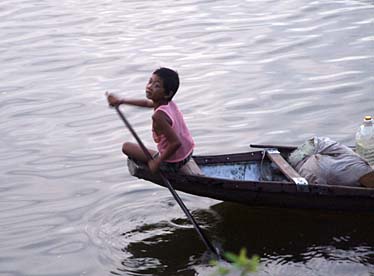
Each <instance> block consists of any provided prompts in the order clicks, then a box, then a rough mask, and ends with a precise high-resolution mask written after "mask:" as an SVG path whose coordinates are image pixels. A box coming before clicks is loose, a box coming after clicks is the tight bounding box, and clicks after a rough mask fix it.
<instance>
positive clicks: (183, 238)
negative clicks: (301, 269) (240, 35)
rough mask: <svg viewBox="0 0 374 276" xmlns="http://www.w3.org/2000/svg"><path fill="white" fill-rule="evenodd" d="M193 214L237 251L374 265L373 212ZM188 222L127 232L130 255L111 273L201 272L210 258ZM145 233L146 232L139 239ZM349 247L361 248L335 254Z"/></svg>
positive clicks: (233, 209)
mask: <svg viewBox="0 0 374 276" xmlns="http://www.w3.org/2000/svg"><path fill="white" fill-rule="evenodd" d="M193 215H194V217H195V218H196V219H197V221H198V223H199V224H200V225H201V226H202V227H203V229H204V231H205V233H206V234H207V235H208V237H209V238H210V239H211V241H213V243H215V244H218V245H219V247H220V248H221V249H222V250H224V251H231V252H236V253H237V252H239V251H240V249H241V248H243V247H245V248H247V252H248V255H252V254H256V255H259V256H260V257H261V261H264V260H265V261H266V260H276V262H278V263H283V262H288V261H292V262H294V263H306V262H308V261H309V260H310V259H312V258H315V257H318V258H323V259H325V260H340V259H341V260H342V261H347V259H344V258H348V259H349V258H351V259H352V260H351V261H353V262H355V263H361V264H364V265H368V266H374V235H372V231H373V229H374V220H373V219H372V216H371V215H370V214H353V213H337V212H323V211H299V210H289V209H270V208H251V207H247V206H243V205H239V204H232V203H219V204H217V205H214V206H212V207H211V208H210V209H209V210H196V211H194V212H193ZM178 225H180V226H178ZM187 225H188V222H187V221H186V220H182V219H179V220H178V221H174V222H165V223H158V224H149V225H143V226H142V227H140V228H138V229H136V230H134V231H132V233H124V237H126V236H127V237H129V236H132V237H131V238H130V239H131V241H130V242H129V243H128V245H127V246H126V248H123V252H125V253H126V255H128V257H127V258H126V259H125V260H123V262H122V263H121V265H120V266H119V267H118V268H117V269H116V270H114V271H113V272H112V274H114V275H162V276H163V275H187V276H188V275H196V271H195V269H194V266H196V265H200V264H203V265H204V264H206V265H208V258H206V249H205V247H204V245H203V244H202V242H201V241H200V240H199V238H198V236H197V234H196V232H195V230H194V229H193V228H192V227H189V226H187ZM146 233H147V235H145V234H146ZM140 234H142V236H146V237H145V238H142V239H136V240H135V238H134V237H135V236H141V235H140ZM348 251H349V252H357V253H353V254H352V253H350V254H342V255H339V254H336V252H348ZM343 259H344V260H343ZM348 261H349V260H348ZM121 273H123V274H121Z"/></svg>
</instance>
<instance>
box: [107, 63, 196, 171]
mask: <svg viewBox="0 0 374 276" xmlns="http://www.w3.org/2000/svg"><path fill="white" fill-rule="evenodd" d="M178 88H179V76H178V73H177V72H175V71H173V70H171V69H169V68H159V69H157V70H156V71H154V72H153V74H152V75H151V77H150V79H149V81H148V83H147V85H146V90H145V94H146V99H127V98H119V97H117V96H115V95H113V94H107V99H108V102H109V105H110V106H119V105H121V104H128V105H135V106H140V107H147V108H153V109H154V113H153V116H152V133H153V139H154V141H155V143H156V144H157V149H158V151H155V150H151V149H148V151H149V153H150V154H151V155H152V156H153V157H154V159H153V160H148V159H147V156H146V155H145V154H144V152H143V151H142V149H141V147H140V146H139V145H138V144H134V143H131V142H126V143H124V144H123V146H122V151H123V153H124V154H126V155H127V156H129V157H131V158H134V159H136V160H139V161H143V162H147V163H148V167H149V169H150V170H151V172H157V171H158V170H159V169H161V170H163V171H168V172H177V171H178V170H179V169H180V168H181V167H182V166H183V165H185V164H186V163H187V162H188V161H189V160H190V159H191V156H192V151H193V149H194V146H195V143H194V141H193V139H192V136H191V134H190V132H189V130H188V128H187V125H186V123H185V121H184V118H183V115H182V113H181V112H180V110H179V109H178V107H177V105H176V104H175V102H174V101H172V99H173V97H174V95H175V94H176V92H177V90H178Z"/></svg>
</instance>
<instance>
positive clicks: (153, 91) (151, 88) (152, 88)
mask: <svg viewBox="0 0 374 276" xmlns="http://www.w3.org/2000/svg"><path fill="white" fill-rule="evenodd" d="M145 94H146V97H147V98H148V99H150V100H152V101H154V102H159V101H160V100H165V99H166V94H165V88H164V82H163V80H162V79H161V78H160V77H159V76H157V75H155V74H152V76H151V78H150V79H149V81H148V83H147V85H146V87H145Z"/></svg>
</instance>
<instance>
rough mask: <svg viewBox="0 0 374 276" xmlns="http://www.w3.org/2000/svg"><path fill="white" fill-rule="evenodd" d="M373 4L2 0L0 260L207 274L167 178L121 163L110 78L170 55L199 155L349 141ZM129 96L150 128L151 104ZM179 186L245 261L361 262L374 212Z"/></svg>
mask: <svg viewBox="0 0 374 276" xmlns="http://www.w3.org/2000/svg"><path fill="white" fill-rule="evenodd" d="M373 14H374V3H373V1H372V0H361V1H353V0H352V1H322V2H321V1H303V0H297V1H296V0H292V1H286V2H285V1H281V2H279V1H273V0H269V1H225V0H222V1H196V0H188V1H164V0H161V1H157V2H151V1H145V2H144V1H118V0H103V1H99V2H98V1H92V0H84V1H76V0H63V1H52V0H43V1H36V0H16V1H10V0H3V1H1V3H0V18H1V20H0V35H1V42H0V62H1V64H2V69H1V71H0V78H1V80H2V81H1V83H0V95H1V98H0V99H1V100H0V107H1V108H0V116H1V118H2V119H1V120H0V134H1V139H0V143H1V148H0V153H1V155H0V159H1V163H0V169H1V170H0V171H1V174H0V191H1V193H0V210H1V212H0V248H1V249H2V250H1V252H0V275H4V276H10V275H11V276H21V275H48V276H53V275H72V276H73V275H90V276H96V275H97V276H99V275H100V276H102V275H209V273H210V272H211V268H210V267H209V265H208V264H207V262H206V260H205V259H204V255H205V253H206V250H205V248H204V246H203V244H202V243H201V242H200V240H199V239H198V237H197V235H196V233H195V232H194V229H193V228H192V227H191V226H190V225H189V224H188V222H187V220H186V218H185V217H184V215H183V213H182V211H181V210H180V208H179V206H178V205H176V203H175V202H174V200H173V198H172V196H171V195H170V194H169V192H168V191H167V190H166V189H164V188H161V187H158V186H155V185H153V184H150V183H148V182H145V181H142V180H138V179H135V178H133V177H131V176H130V175H129V173H128V171H127V168H126V163H125V159H124V157H123V156H122V154H121V152H120V148H121V144H122V142H124V141H129V140H132V137H131V135H130V134H129V132H128V131H127V130H126V129H125V127H124V126H123V124H122V122H121V121H120V120H119V118H118V117H117V115H116V114H115V112H114V111H113V110H111V109H109V108H108V107H107V104H106V102H105V98H104V93H105V91H110V92H113V93H117V94H120V95H123V96H128V97H144V87H145V84H146V82H147V80H148V78H149V75H150V73H151V72H152V71H153V70H154V69H156V68H158V67H159V66H168V67H171V68H174V69H176V70H178V72H179V74H180V78H181V87H180V90H179V91H178V94H177V95H176V97H175V101H176V102H177V103H178V105H179V106H180V108H181V109H182V111H183V112H184V114H185V118H186V120H187V122H188V125H189V128H190V129H191V132H192V134H193V136H194V138H195V141H196V144H197V146H196V149H195V153H196V154H206V153H212V154H215V153H226V152H239V151H246V150H248V145H249V144H250V143H276V144H301V143H302V142H303V141H305V139H307V138H310V137H311V136H313V135H318V136H328V137H330V138H332V139H334V140H337V141H339V142H342V143H345V144H348V145H351V144H353V143H354V133H355V132H356V129H357V127H358V125H359V124H360V122H361V120H362V118H363V116H364V115H374V108H373V101H372V98H373V91H374V78H373V75H374V74H373V73H374V17H373ZM124 112H125V114H126V115H127V117H128V119H129V120H130V121H131V123H132V124H133V126H134V128H135V129H136V131H137V132H138V134H139V135H140V136H141V138H142V139H143V140H144V142H145V143H146V144H149V145H151V144H152V139H151V135H150V123H151V122H150V116H151V111H148V110H140V109H137V108H133V107H125V108H124ZM181 197H182V199H183V201H184V202H185V204H186V205H187V206H188V208H189V209H190V210H191V211H192V213H193V215H194V216H195V217H196V218H197V220H198V222H199V224H200V225H201V226H202V227H203V228H204V230H205V231H206V232H207V234H208V235H209V237H210V238H211V239H212V240H214V241H215V242H217V243H218V244H220V245H221V247H222V249H223V250H226V251H234V252H238V251H239V250H240V248H241V247H243V246H244V247H247V249H248V252H249V254H258V255H259V256H260V257H261V267H260V269H259V271H258V272H257V273H256V274H255V275H272V276H275V275H313V276H314V275H339V276H343V275H359V276H368V275H373V274H374V259H373V254H374V243H373V238H372V235H371V229H373V226H374V225H373V223H374V222H373V220H372V218H371V217H370V216H365V215H355V214H350V215H346V214H340V213H333V214H331V213H326V212H305V211H291V210H273V209H266V208H248V207H245V206H240V205H232V204H228V203H221V202H218V201H215V200H211V199H207V198H200V197H194V196H191V195H186V194H181Z"/></svg>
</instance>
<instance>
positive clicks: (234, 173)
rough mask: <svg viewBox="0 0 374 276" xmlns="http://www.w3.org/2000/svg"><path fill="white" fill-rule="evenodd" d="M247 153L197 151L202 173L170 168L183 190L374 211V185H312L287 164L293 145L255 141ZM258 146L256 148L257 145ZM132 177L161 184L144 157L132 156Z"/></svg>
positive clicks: (274, 203)
mask: <svg viewBox="0 0 374 276" xmlns="http://www.w3.org/2000/svg"><path fill="white" fill-rule="evenodd" d="M251 147H253V149H252V150H251V151H248V152H244V153H234V154H223V155H206V156H193V159H194V161H195V162H196V164H197V165H198V166H199V168H200V170H201V172H202V173H203V174H202V175H196V174H193V175H186V174H184V173H166V174H165V175H166V177H167V178H168V180H169V181H170V183H171V184H172V186H173V188H174V189H176V190H179V191H182V192H185V193H189V194H193V195H197V196H204V197H210V198H214V199H217V200H222V201H230V202H237V203H242V204H247V205H252V206H270V207H285V208H303V209H322V210H341V211H365V212H374V188H366V187H347V186H341V185H339V183H336V185H309V184H308V183H307V181H306V180H305V179H303V178H302V177H300V175H298V173H297V172H296V171H295V170H294V169H293V168H292V167H291V166H290V165H289V164H288V163H287V161H286V160H287V157H288V155H289V154H290V153H291V152H292V151H293V150H294V149H296V147H292V146H274V145H251ZM254 148H258V149H257V150H255V149H254ZM128 168H129V171H130V173H131V174H132V175H133V176H136V177H138V178H141V179H145V180H148V181H151V182H154V183H156V184H159V185H161V186H164V183H163V181H162V180H161V178H160V177H159V176H157V174H151V173H150V172H149V170H148V168H147V167H146V166H145V165H144V164H141V163H140V162H138V161H136V160H132V159H128Z"/></svg>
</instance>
